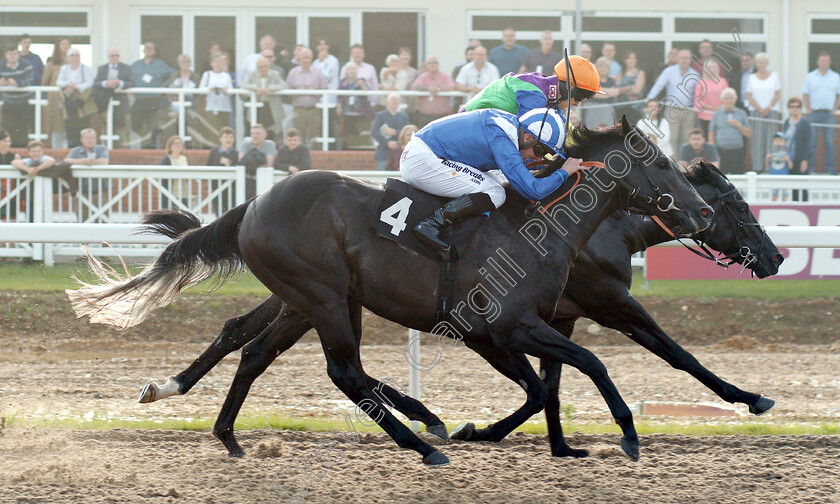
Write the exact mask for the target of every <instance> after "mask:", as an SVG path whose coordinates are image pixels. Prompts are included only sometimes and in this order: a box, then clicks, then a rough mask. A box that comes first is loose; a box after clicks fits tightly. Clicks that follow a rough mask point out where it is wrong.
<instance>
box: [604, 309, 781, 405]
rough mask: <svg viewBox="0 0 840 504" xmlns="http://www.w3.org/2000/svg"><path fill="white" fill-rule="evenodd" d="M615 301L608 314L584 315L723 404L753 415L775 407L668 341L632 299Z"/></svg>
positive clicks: (773, 403)
mask: <svg viewBox="0 0 840 504" xmlns="http://www.w3.org/2000/svg"><path fill="white" fill-rule="evenodd" d="M616 301H619V304H618V305H615V304H613V305H611V306H610V310H609V311H606V310H605V311H604V312H603V313H599V314H597V315H596V314H594V313H593V314H587V316H588V317H590V318H592V320H594V321H595V322H598V323H599V324H601V325H603V326H605V327H609V328H612V329H616V330H618V331H621V332H623V333H625V334H627V335H628V336H629V337H630V338H631V339H632V340H633V341H635V342H636V343H638V344H640V345H642V346H643V347H645V348H646V349H648V350H650V351H651V352H653V353H654V354H656V355H657V356H659V357H660V358H661V359H663V360H664V361H665V362H667V363H668V364H670V365H671V367H673V368H675V369H679V370H681V371H685V372H687V373H689V374H690V375H691V376H693V377H694V378H696V379H697V380H699V381H700V382H701V383H702V384H703V385H705V386H706V387H708V388H709V389H710V390H711V391H712V392H714V393H715V394H717V395H718V396H719V397H720V398H721V399H723V400H724V401H726V402H729V403H736V402H739V403H743V404H746V405H747V406H749V408H750V413H754V414H756V415H760V414H762V413H766V412H767V411H768V410H770V408H772V407H773V406H774V405H775V401H773V400H772V399H770V398H767V397H764V396H761V395H758V394H754V393H752V392H745V391H743V390H741V389H740V388H738V387H736V386H735V385H732V384H731V383H728V382H726V381H723V380H722V379H720V378H719V377H718V376H717V375H715V374H714V373H712V372H711V371H709V370H708V369H706V368H705V367H704V366H703V365H702V364H700V362H699V361H698V360H697V358H696V357H694V356H693V355H691V353H690V352H688V351H687V350H685V349H684V348H683V347H681V346H680V345H679V344H678V343H677V342H676V341H674V340H673V339H671V338H670V337H669V336H668V335H667V334H666V333H665V331H663V330H662V328H661V327H659V325H658V324H657V323H656V321H655V320H653V317H651V316H650V314H649V313H648V312H647V311H646V310H645V309H644V307H642V305H641V304H639V302H638V301H636V300H635V299H634V298H633V297H632V296H629V295H625V296H622V297H621V299H620V300H616Z"/></svg>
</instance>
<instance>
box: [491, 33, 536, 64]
mask: <svg viewBox="0 0 840 504" xmlns="http://www.w3.org/2000/svg"><path fill="white" fill-rule="evenodd" d="M526 54H528V48H527V47H525V46H523V45H519V44H517V43H516V30H514V29H513V28H505V29H504V30H502V45H500V46H496V47H494V48H493V49H490V55H489V59H490V63H492V64H493V65H495V66H496V68H498V69H499V75H505V74H509V73H516V72H518V71H519V67H521V66H522V61H523V60H525V55H526Z"/></svg>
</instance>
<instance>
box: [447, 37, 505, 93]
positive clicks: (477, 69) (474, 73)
mask: <svg viewBox="0 0 840 504" xmlns="http://www.w3.org/2000/svg"><path fill="white" fill-rule="evenodd" d="M499 77H500V75H499V69H498V68H496V66H495V65H494V64H493V63H489V62H488V61H487V49H485V48H483V47H476V48H475V50H474V51H473V60H472V62H470V63H467V64H466V65H464V66H463V67H461V70H460V71H459V72H458V76H457V77H456V78H455V89H457V90H458V91H464V92H467V93H470V95H469V96H467V99H470V98H472V97H473V96H475V94H476V93H478V92H480V91H481V90H482V89H484V88H485V87H487V86H488V85H489V84H490V83H491V82H494V81H497V80H498V79H499Z"/></svg>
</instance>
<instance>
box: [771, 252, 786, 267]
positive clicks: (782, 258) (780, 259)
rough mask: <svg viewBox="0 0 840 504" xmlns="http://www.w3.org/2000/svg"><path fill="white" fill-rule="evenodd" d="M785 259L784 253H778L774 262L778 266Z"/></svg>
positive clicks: (774, 257)
mask: <svg viewBox="0 0 840 504" xmlns="http://www.w3.org/2000/svg"><path fill="white" fill-rule="evenodd" d="M784 260H785V256H783V255H782V254H776V255H774V256H773V263H774V264H775V265H776V266H778V265H780V264H782V263H783V262H784Z"/></svg>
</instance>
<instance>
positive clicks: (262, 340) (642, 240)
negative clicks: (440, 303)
mask: <svg viewBox="0 0 840 504" xmlns="http://www.w3.org/2000/svg"><path fill="white" fill-rule="evenodd" d="M686 176H687V178H688V180H689V182H691V184H692V185H693V186H694V188H695V189H696V190H697V191H698V193H700V195H701V196H702V197H703V199H704V200H705V201H706V202H707V203H708V204H709V205H711V206H712V208H713V209H714V210H715V215H714V218H713V219H712V223H711V226H710V227H709V228H708V229H707V230H705V231H703V232H701V233H699V234H698V235H695V236H694V239H696V240H698V241H699V242H701V243H706V244H708V245H709V246H710V247H711V248H713V249H715V250H717V251H720V252H721V253H723V254H724V255H725V257H724V258H721V259H722V260H721V259H718V261H719V263H720V264H727V263H728V264H743V266H744V267H746V268H750V269H751V270H752V271H753V272H754V273H755V275H756V276H758V277H759V278H765V277H767V276H771V275H774V274H776V273H777V272H778V266H779V264H781V262H782V260H783V257H782V255H781V254H780V253H779V251H778V249H777V248H776V246H775V245H774V244H773V243H772V241H771V240H770V239H769V238H768V237H767V234H766V233H765V232H764V229H763V228H762V227H761V226H760V225H759V224H758V222H756V220H755V217H754V216H753V214H752V213H751V212H750V209H749V206H748V205H747V203H746V202H745V201H744V200H743V198H742V197H741V194H740V193H739V192H738V190H737V189H736V188H735V187H734V186H733V185H732V184H731V183H730V182H729V181H728V180H727V178H726V176H725V175H724V174H723V173H722V172H721V171H720V170H719V169H717V168H716V167H715V166H714V165H711V164H707V163H704V162H702V161H700V160H695V161H694V162H693V163H692V164H691V165H690V166H689V168H688V169H687V171H686ZM147 221H148V223H149V224H150V226H151V227H152V228H153V229H154V230H155V231H156V232H159V233H162V234H166V235H168V236H170V237H172V238H176V237H177V236H178V235H180V234H182V233H184V232H186V231H188V230H190V229H194V228H197V227H199V226H200V223H199V221H198V219H196V218H194V217H191V216H188V215H184V214H182V213H175V212H172V213H163V214H151V215H149V216H147ZM673 238H674V237H673V235H672V233H671V232H670V231H668V230H666V229H663V227H661V226H660V225H658V224H657V223H656V222H655V221H654V220H652V219H650V218H640V217H638V216H636V215H632V214H628V213H626V212H624V211H618V212H616V213H614V214H613V215H611V216H610V218H608V219H607V220H605V221H604V222H603V223H602V224H601V226H600V227H599V228H598V230H597V231H596V232H595V234H594V235H593V236H592V238H590V240H589V242H588V243H587V244H586V247H585V248H584V249H583V250H582V251H581V253H580V255H578V257H577V259H575V262H574V268H572V270H571V272H570V274H569V279H568V282H567V283H566V288H565V290H564V292H563V296H562V298H561V300H560V301H559V302H558V304H557V308H556V312H555V319H554V321H552V323H551V325H552V327H554V328H555V329H556V330H557V331H558V332H560V333H561V334H564V335H566V336H567V337H571V335H572V330H573V328H574V323H575V321H576V320H577V318H579V317H587V318H589V319H592V320H594V321H596V322H598V323H600V324H601V325H603V326H606V327H610V328H613V329H616V330H618V331H621V332H623V333H624V334H627V335H628V336H629V337H630V338H632V339H633V340H634V341H636V342H638V343H639V344H641V345H642V346H644V347H645V348H647V349H649V350H650V351H652V352H653V353H655V354H656V355H658V356H659V357H661V358H662V359H664V360H665V361H667V362H668V363H669V364H671V365H672V366H673V367H675V368H677V369H681V370H684V371H686V372H688V373H690V374H691V375H692V376H694V377H695V378H697V379H698V380H700V381H701V382H702V383H704V384H705V385H707V386H708V387H709V388H710V389H711V390H713V391H714V392H715V393H716V394H717V395H718V396H720V397H721V398H722V399H724V400H725V401H728V402H731V403H735V402H740V403H744V404H746V405H748V406H749V410H750V412H751V413H754V414H762V413H764V412H766V411H768V410H769V409H770V408H771V407H772V406H773V404H774V403H773V401H772V400H771V399H768V398H766V397H763V396H760V395H757V394H753V393H749V392H744V391H742V390H740V389H739V388H737V387H735V386H733V385H731V384H729V383H726V382H724V381H723V380H721V379H720V378H718V377H717V376H716V375H715V374H714V373H712V372H710V371H709V370H707V369H706V368H705V367H703V366H702V365H701V364H700V363H699V362H698V361H697V359H695V358H694V356H692V355H691V354H690V353H688V352H687V351H685V350H684V349H683V348H682V347H680V346H679V345H678V344H677V343H676V342H675V341H673V340H672V339H671V338H670V337H668V335H667V334H666V333H665V332H664V331H663V330H662V329H661V328H660V327H659V325H658V324H657V323H656V322H655V321H654V320H653V318H652V317H651V316H650V314H649V313H648V312H647V311H646V310H645V309H644V308H643V307H642V305H641V304H639V303H638V301H636V299H635V298H634V297H633V296H632V295H630V284H631V281H632V270H631V266H630V256H631V255H632V254H634V253H636V252H639V251H641V250H645V249H646V248H647V247H650V246H653V245H657V244H659V243H663V242H666V241H669V240H672V239H673ZM711 257H712V256H710V255H709V256H707V258H711ZM282 309H283V303H282V301H281V300H280V299H279V298H278V297H277V296H274V295H272V296H271V297H269V298H268V299H267V300H266V301H265V302H263V303H262V304H261V305H260V306H259V307H257V308H256V309H254V310H253V311H251V312H250V313H248V314H247V315H243V316H240V317H235V318H233V319H231V320H229V321H227V323H225V326H224V328H223V329H222V332H221V334H219V336H218V337H217V338H216V339H215V340H214V342H213V343H212V344H211V345H210V347H208V348H207V350H205V352H204V353H203V354H202V355H201V356H200V357H199V358H198V359H196V360H195V361H194V362H193V364H191V365H190V366H189V367H188V368H187V369H185V370H184V371H182V372H181V373H179V374H178V375H176V376H174V377H171V378H170V379H169V380H168V381H167V383H166V384H164V385H163V386H162V387H160V386H158V385H157V384H156V383H154V382H148V383H147V384H146V386H145V387H144V388H143V391H142V393H141V395H140V402H152V401H156V400H159V399H163V398H165V397H169V396H171V395H176V394H178V395H180V394H186V393H187V392H188V391H189V390H190V389H191V388H192V387H193V386H194V385H195V384H196V383H198V381H199V380H200V379H201V378H202V377H203V376H204V375H205V374H206V373H207V372H208V371H210V369H212V368H213V367H214V366H215V365H216V364H217V363H218V362H220V361H221V360H222V359H223V358H224V357H225V356H226V355H228V354H229V353H230V352H233V351H235V350H238V349H239V348H241V347H242V346H243V345H245V344H246V343H248V342H249V341H252V340H253V341H254V343H253V344H252V345H249V346H248V347H246V349H245V350H244V351H243V355H242V360H241V362H240V369H239V372H238V383H237V386H234V387H231V389H230V393H229V397H228V400H227V401H226V402H225V406H224V408H223V410H222V413H221V414H220V415H219V421H218V422H217V424H216V427H215V432H216V433H217V434H221V433H223V432H227V431H229V430H230V429H232V427H233V424H234V420H235V418H236V415H237V413H238V411H239V407H240V406H241V405H242V402H243V401H244V394H247V392H248V389H249V387H250V385H251V383H252V382H253V380H255V379H256V377H257V376H259V374H261V373H262V372H263V371H264V370H265V369H266V368H267V366H268V364H270V363H271V362H272V361H273V360H274V359H275V358H276V357H277V356H279V354H280V353H282V352H283V351H285V349H288V348H291V346H293V345H294V344H295V343H296V342H297V341H298V340H299V339H300V338H301V337H302V336H303V335H304V333H306V331H308V330H309V329H311V328H312V325H311V324H309V323H307V322H306V321H305V320H304V319H302V318H300V317H297V316H293V315H291V312H290V311H287V314H286V317H285V318H279V319H278V318H277V315H278V314H279V313H280V312H281V310H282ZM272 322H273V323H272ZM261 333H262V334H261ZM257 335H260V337H259V338H257V339H255V337H257ZM560 368H561V367H560V366H559V365H554V364H553V363H552V362H550V361H545V360H544V361H542V362H541V373H540V377H541V378H543V381H544V382H545V384H546V385H547V387H548V396H547V398H546V402H545V414H546V418H547V420H548V427H549V438H550V442H551V450H552V454H553V455H554V456H561V457H562V456H585V455H586V451H585V450H575V449H572V448H570V447H569V446H568V445H567V444H566V443H565V441H564V439H563V432H562V428H561V426H560V414H559V412H560V403H559V383H560ZM511 378H512V379H514V381H517V382H518V380H519V378H520V377H519V376H516V375H513V376H511ZM368 380H369V384H370V385H371V387H373V388H377V387H378V388H380V389H381V390H383V392H386V393H387V394H388V395H387V397H388V400H389V401H390V402H392V403H393V404H394V405H395V407H396V408H397V409H398V410H400V412H402V413H403V414H406V415H407V416H408V417H409V418H411V419H413V420H419V421H421V422H424V423H425V424H426V428H427V430H428V431H429V432H430V433H432V434H434V435H436V436H439V437H441V438H446V436H447V433H446V429H445V427H444V425H443V423H442V422H441V420H440V419H439V418H438V417H437V416H436V415H434V414H433V413H431V412H430V411H428V410H427V409H426V408H425V407H423V405H422V404H420V403H418V402H417V401H414V400H413V399H411V398H403V397H402V396H401V395H400V394H398V393H396V392H395V391H393V390H391V389H390V388H388V387H387V386H386V385H381V384H379V383H378V382H376V380H374V379H372V378H368ZM537 395H539V394H537ZM510 423H512V422H500V423H497V424H493V425H492V426H489V427H488V428H485V429H478V430H477V429H475V426H474V425H473V424H465V425H463V426H461V427H459V429H458V430H456V431H454V432H453V433H452V437H453V438H456V439H464V440H470V441H499V440H500V439H502V438H503V437H504V436H505V435H506V434H507V431H508V428H509V427H510V425H509V424H510ZM232 453H234V452H232ZM235 453H236V454H241V452H239V451H235Z"/></svg>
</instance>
